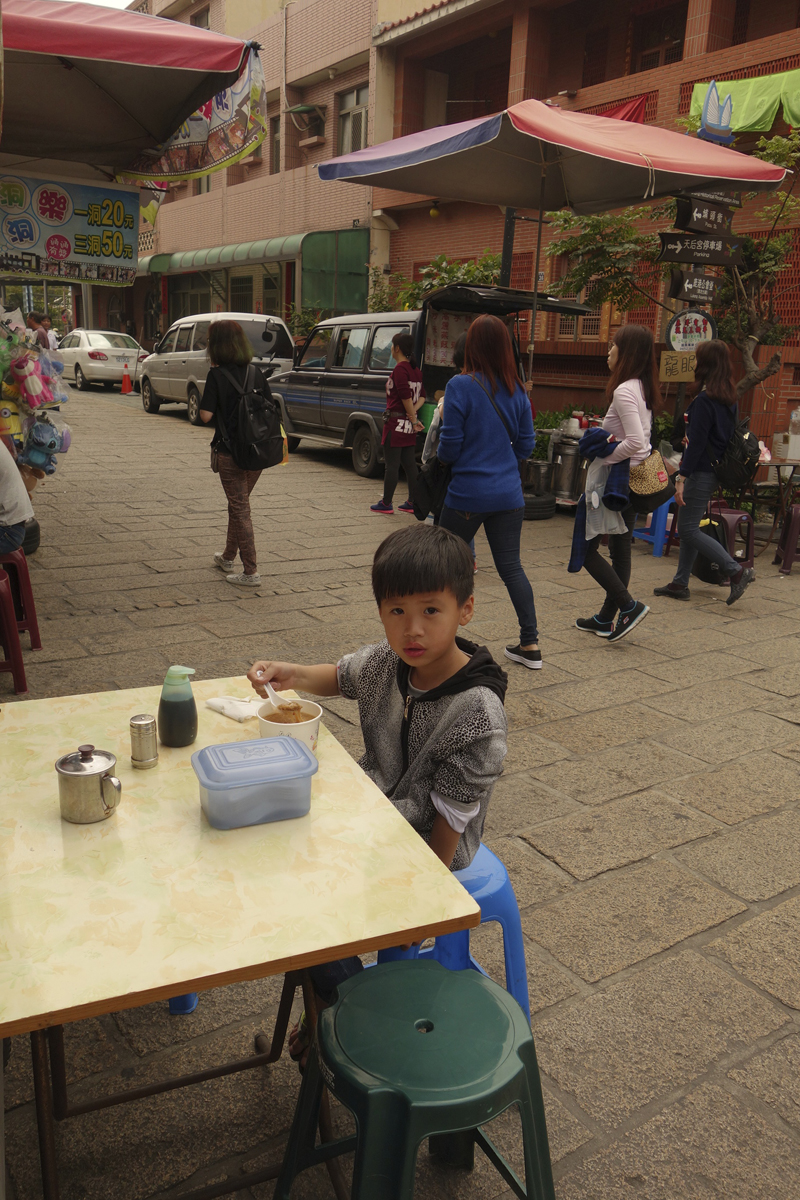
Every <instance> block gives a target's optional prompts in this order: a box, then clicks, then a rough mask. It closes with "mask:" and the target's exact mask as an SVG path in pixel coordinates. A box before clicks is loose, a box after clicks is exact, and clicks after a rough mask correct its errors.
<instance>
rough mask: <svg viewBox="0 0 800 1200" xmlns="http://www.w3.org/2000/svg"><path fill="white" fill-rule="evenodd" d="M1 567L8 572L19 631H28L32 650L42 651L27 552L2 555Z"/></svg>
mask: <svg viewBox="0 0 800 1200" xmlns="http://www.w3.org/2000/svg"><path fill="white" fill-rule="evenodd" d="M0 567H2V568H3V569H4V570H6V571H7V572H8V577H9V581H10V583H11V594H12V596H13V597H14V610H15V612H16V618H17V629H18V630H19V632H20V633H24V632H25V630H27V631H28V633H29V634H30V639H31V650H41V648H42V639H41V637H40V636H39V622H38V621H37V620H36V605H35V604H34V602H33V588H32V587H31V577H30V574H29V572H28V560H27V558H26V557H25V551H24V550H12V551H11V553H10V554H0Z"/></svg>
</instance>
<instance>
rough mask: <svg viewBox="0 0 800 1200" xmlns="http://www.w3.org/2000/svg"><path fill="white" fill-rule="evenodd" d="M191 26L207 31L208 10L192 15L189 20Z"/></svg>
mask: <svg viewBox="0 0 800 1200" xmlns="http://www.w3.org/2000/svg"><path fill="white" fill-rule="evenodd" d="M189 21H190V23H191V24H192V25H196V26H197V28H198V29H208V28H209V25H208V9H207V8H204V9H201V11H200V12H196V13H193V14H192V16H191V17H190V18H189Z"/></svg>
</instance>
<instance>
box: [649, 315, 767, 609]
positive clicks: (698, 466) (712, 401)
mask: <svg viewBox="0 0 800 1200" xmlns="http://www.w3.org/2000/svg"><path fill="white" fill-rule="evenodd" d="M696 359H697V363H696V366H695V371H694V377H695V379H696V380H697V382H698V383H699V384H700V391H699V392H698V393H697V395H696V396H695V398H694V400H693V401H692V403H691V404H690V405H689V408H688V409H687V412H686V439H687V440H686V448H685V450H684V452H683V458H682V459H681V465H680V470H679V472H678V474H677V475H676V476H675V501H676V503H677V505H678V536H679V538H680V542H681V544H680V554H679V556H678V570H677V571H676V573H675V578H674V579H673V580H672V582H671V583H668V584H666V585H665V586H664V587H659V588H655V591H654V594H655V595H656V596H669V597H671V598H672V599H673V600H688V599H689V576H690V575H691V573H692V567H693V566H694V561H695V559H696V558H697V555H698V554H704V555H705V557H706V558H708V559H710V560H711V562H712V563H716V565H717V566H718V567H719V569H720V573H721V574H720V578H723V579H724V578H726V577H728V578H729V579H730V581H731V594H730V596H729V597H728V599H727V601H726V603H728V604H735V603H736V601H737V600H738V599H739V598H740V597H741V596H742V595H743V594H744V590H745V588H746V587H747V585H748V584H749V583H752V582H753V580H754V579H755V571H754V570H753V569H752V567H743V566H742V565H741V564H740V563H738V562H737V561H736V559H735V558H732V557H731V555H730V554H729V553H728V551H727V550H726V548H725V547H724V546H722V545H720V543H719V542H718V541H716V539H715V538H712V537H709V536H708V534H706V533H703V531H702V529H701V528H700V522H701V521H702V520H703V518H704V517H705V515H706V509H707V508H708V502H709V500H710V499H711V497H712V496H713V495H714V492H715V491H716V490H717V488H718V487H719V481H718V479H717V476H716V474H715V473H714V463H718V462H719V461H720V460H721V459H722V457H723V455H724V453H725V449H726V447H727V445H728V443H729V442H730V440H731V438H732V437H733V434H734V431H735V429H736V424H737V421H738V416H739V409H738V405H737V403H736V388H735V386H734V382H733V372H732V369H731V356H730V351H729V350H728V347H727V346H726V344H725V342H721V341H719V340H718V339H714V341H712V342H701V343H700V345H699V346H698V347H697V351H696Z"/></svg>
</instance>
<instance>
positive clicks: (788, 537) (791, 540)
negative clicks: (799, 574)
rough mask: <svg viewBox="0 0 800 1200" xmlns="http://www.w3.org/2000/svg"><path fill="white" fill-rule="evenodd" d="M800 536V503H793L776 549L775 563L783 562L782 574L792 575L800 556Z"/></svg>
mask: <svg viewBox="0 0 800 1200" xmlns="http://www.w3.org/2000/svg"><path fill="white" fill-rule="evenodd" d="M798 537H800V504H793V505H792V507H791V508H790V509H789V511H788V513H787V514H786V517H785V519H784V522H783V529H782V530H781V539H780V541H779V542H778V545H777V547H776V549H775V557H774V558H773V560H772V562H773V564H776V563H781V564H782V565H781V569H780V574H781V575H791V573H792V563H793V562H794V560H795V559H796V558H797V557H798V554H797V539H798Z"/></svg>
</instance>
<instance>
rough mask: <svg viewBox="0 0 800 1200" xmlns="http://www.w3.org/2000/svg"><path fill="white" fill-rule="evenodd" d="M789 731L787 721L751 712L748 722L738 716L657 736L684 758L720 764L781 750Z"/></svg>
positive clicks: (690, 725)
mask: <svg viewBox="0 0 800 1200" xmlns="http://www.w3.org/2000/svg"><path fill="white" fill-rule="evenodd" d="M787 729H788V727H787V725H786V724H785V723H784V722H783V721H781V720H779V719H778V718H777V717H773V716H770V714H769V713H761V712H751V713H748V714H747V716H746V717H744V718H743V717H742V716H740V715H736V714H734V715H729V716H726V717H718V718H716V719H715V720H712V721H705V720H704V721H695V722H694V723H693V724H686V725H684V726H683V727H682V728H681V729H680V730H676V731H672V730H668V731H667V732H666V733H664V734H661V733H660V732H659V733H658V734H657V735H656V736H657V737H658V740H659V741H660V742H663V743H664V744H665V745H667V746H674V747H675V749H676V750H680V751H682V752H683V753H684V754H690V755H693V756H694V757H695V758H701V759H703V761H704V762H709V763H714V764H719V763H723V762H727V761H728V760H729V759H731V758H739V757H740V755H743V754H753V753H755V752H756V751H758V750H767V749H771V748H774V747H776V746H780V745H781V744H782V743H784V742H786V740H787V736H786V735H787Z"/></svg>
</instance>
